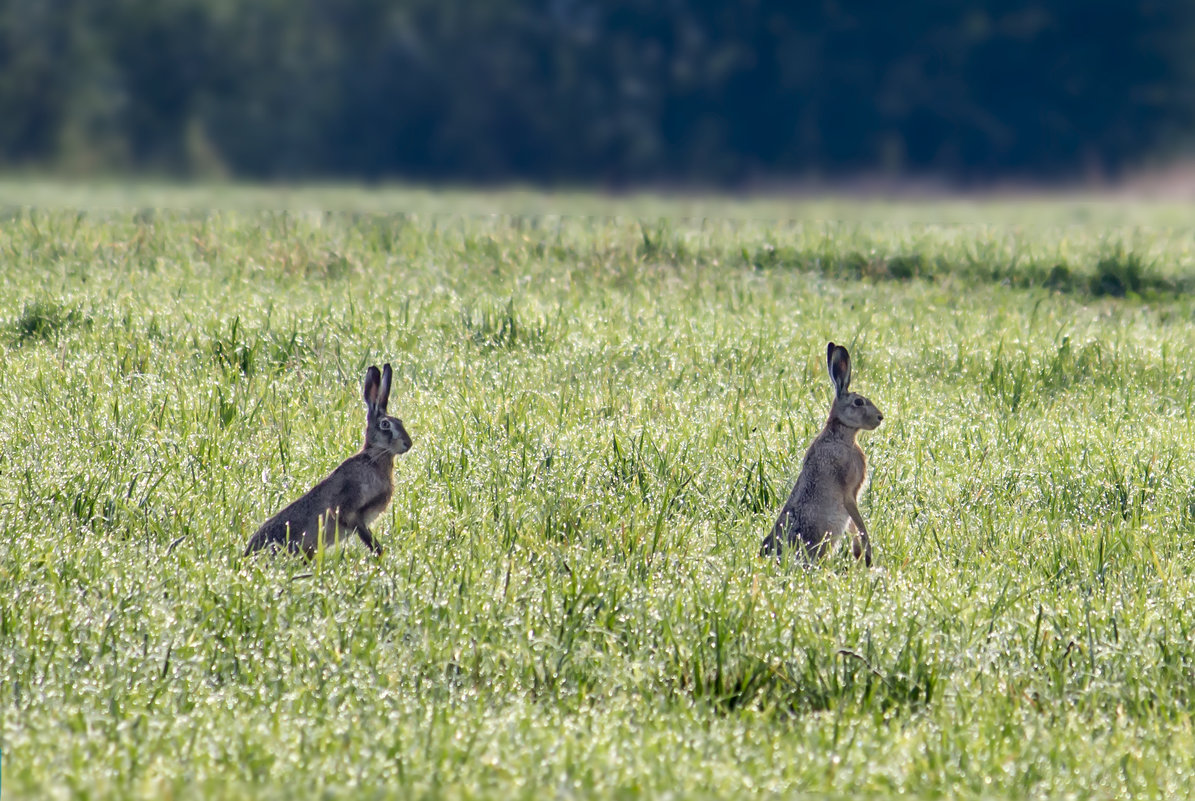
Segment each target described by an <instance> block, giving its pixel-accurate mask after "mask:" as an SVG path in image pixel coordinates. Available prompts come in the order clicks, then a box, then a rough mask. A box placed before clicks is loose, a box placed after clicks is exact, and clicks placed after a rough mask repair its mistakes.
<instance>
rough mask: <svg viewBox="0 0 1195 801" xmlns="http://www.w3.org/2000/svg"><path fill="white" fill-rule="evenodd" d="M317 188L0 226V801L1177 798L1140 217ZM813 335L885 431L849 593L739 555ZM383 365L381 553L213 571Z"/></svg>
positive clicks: (784, 464)
mask: <svg viewBox="0 0 1195 801" xmlns="http://www.w3.org/2000/svg"><path fill="white" fill-rule="evenodd" d="M43 191H44V190H43ZM161 191H162V192H166V191H167V190H161ZM180 191H181V190H180ZM309 191H310V195H309V196H307V197H306V199H305V202H306V203H313V202H316V201H317V200H318V193H316V192H315V191H314V190H309ZM337 191H338V192H340V193H342V194H339V195H335V197H336V198H337V202H336V203H335V204H333V205H336V207H337V208H340V209H341V210H340V211H336V212H332V213H324V212H312V211H303V210H289V211H287V210H279V209H277V208H276V209H274V210H271V209H268V208H262V206H263V205H268V204H263V203H262V202H261V201H262V198H261V197H260V196H254V195H253V194H252V193H250V192H246V194H245V195H242V196H238V195H236V193H235V191H231V195H230V197H232V198H233V200H234V201H236V202H229V203H226V204H214V205H220V207H221V208H223V210H212V211H203V210H198V209H196V208H194V207H192V208H190V209H188V210H183V208H182V206H183V205H184V204H171V203H168V202H164V201H162V202H159V201H161V198H162V197H163V196H164V195H158V196H155V195H152V194H150V195H148V196H141V198H140V199H136V200H134V201H130V202H128V203H127V205H128V206H129V207H130V208H132V209H141V210H130V211H124V210H121V207H120V204H116V203H108V202H105V201H103V200H102V199H101V201H97V202H95V203H94V205H86V204H78V208H76V209H73V210H67V209H66V208H65V207H66V206H69V205H71V204H70V203H69V202H59V203H53V202H50V200H49V199H52V198H53V197H56V196H54V195H52V194H47V195H46V198H49V199H43V200H42V203H43V205H45V206H47V207H50V206H54V207H56V208H42V209H38V210H34V209H30V208H27V207H26V208H21V207H18V205H12V206H11V207H10V210H9V212H7V216H6V218H5V219H4V221H3V222H0V299H2V302H0V359H2V364H0V367H2V368H3V374H4V376H5V380H4V381H3V382H0V406H2V408H3V409H5V412H4V413H3V415H0V478H2V480H0V527H2V531H3V536H2V537H0V675H2V676H3V677H4V680H3V683H2V684H0V715H2V716H3V718H2V729H0V736H2V738H3V740H2V743H0V745H2V746H3V760H4V761H3V770H4V788H3V790H4V792H5V794H6V795H11V796H13V797H45V796H47V795H51V796H52V795H58V796H72V795H83V794H86V795H88V796H90V797H97V798H108V797H111V798H125V797H147V798H159V797H171V796H173V797H237V796H245V797H262V796H264V797H292V798H293V797H303V798H307V797H337V798H339V797H344V798H350V797H351V798H357V797H362V796H364V797H374V796H385V795H392V796H394V797H403V798H409V797H424V796H426V797H440V796H446V797H520V798H521V797H527V798H531V797H544V796H545V795H546V796H556V797H595V796H606V797H608V796H615V797H658V796H661V795H663V794H665V793H675V794H676V795H678V796H694V795H696V796H719V797H726V796H736V797H737V796H769V795H775V794H788V795H792V794H797V793H810V794H832V795H841V796H847V795H849V796H872V797H886V796H889V795H893V794H896V793H902V792H903V793H909V794H912V795H917V796H937V797H943V796H950V797H989V796H1007V797H1025V796H1029V795H1032V796H1038V797H1043V796H1049V797H1056V796H1062V795H1067V794H1073V795H1075V796H1079V797H1104V798H1114V797H1126V796H1131V795H1139V796H1162V795H1180V794H1184V793H1185V792H1186V788H1187V786H1188V784H1189V776H1190V774H1191V771H1192V770H1195V743H1193V742H1192V739H1193V738H1192V724H1191V712H1190V710H1191V709H1192V703H1193V702H1195V696H1193V690H1192V688H1193V687H1195V684H1193V679H1195V674H1193V672H1192V671H1195V640H1193V637H1195V579H1193V578H1192V567H1193V565H1195V560H1193V559H1192V555H1191V552H1190V548H1191V544H1192V539H1193V537H1192V534H1193V533H1195V519H1193V518H1195V502H1193V500H1192V499H1193V498H1195V424H1193V423H1192V420H1191V412H1192V398H1193V390H1195V386H1193V384H1195V370H1193V368H1192V366H1191V365H1192V364H1195V336H1193V334H1195V303H1193V302H1192V299H1191V298H1192V296H1191V295H1190V294H1188V293H1189V290H1190V289H1192V287H1193V286H1195V283H1193V282H1195V264H1193V263H1192V261H1193V259H1195V251H1193V249H1192V245H1193V244H1195V243H1193V240H1192V238H1191V234H1190V232H1189V231H1188V230H1187V229H1183V228H1177V227H1170V226H1172V225H1174V223H1173V222H1172V220H1173V219H1174V216H1173V214H1172V212H1169V211H1159V212H1158V219H1159V220H1160V221H1159V222H1158V223H1157V225H1149V224H1148V222H1144V223H1143V222H1140V221H1139V219H1138V218H1139V215H1140V210H1135V211H1132V212H1130V214H1131V215H1136V216H1134V217H1133V219H1134V220H1137V221H1136V222H1134V223H1133V224H1131V225H1130V224H1121V225H1116V224H1111V223H1109V222H1108V221H1109V220H1110V219H1113V218H1115V214H1116V209H1114V208H1105V207H1100V210H1099V212H1098V213H1099V215H1100V221H1099V223H1098V224H1095V223H1091V224H1087V223H1084V222H1083V219H1082V218H1083V214H1084V213H1085V212H1082V210H1081V209H1080V210H1079V211H1076V210H1075V208H1074V207H1066V206H1064V205H1062V204H1058V205H1057V206H1053V207H1051V206H1049V204H1043V206H1042V207H1043V208H1046V209H1047V212H1044V213H1042V214H1041V215H1040V219H1038V220H1037V221H1036V222H1012V220H1016V219H1018V216H1019V215H1023V214H1024V212H1023V210H1022V211H1018V209H1017V208H1016V207H1015V206H1011V205H998V206H993V207H991V208H990V213H989V209H988V208H987V207H984V206H982V205H979V206H975V207H973V208H969V209H967V210H965V211H959V210H957V209H955V210H952V211H951V212H950V213H951V214H952V215H954V219H948V220H944V219H943V218H942V217H941V216H940V215H941V212H942V209H941V208H938V209H930V210H928V211H926V210H925V209H922V211H923V212H924V215H925V216H923V217H921V218H920V221H917V220H918V215H917V208H912V209H903V210H901V211H900V213H896V212H893V214H892V215H891V218H890V219H886V218H885V217H884V215H883V214H876V213H875V207H872V209H871V211H869V212H868V214H867V215H860V216H859V217H855V218H853V219H852V220H847V221H837V222H836V221H834V218H833V217H830V216H825V215H823V216H813V215H811V216H810V217H809V218H801V217H799V216H798V217H782V216H777V217H772V218H763V217H757V216H752V214H750V213H748V214H743V213H742V206H741V205H737V206H736V205H734V204H730V205H728V208H730V209H731V211H730V212H728V213H727V214H726V215H724V216H720V215H719V214H718V213H717V212H718V208H719V207H718V206H717V204H716V203H715V202H714V201H704V203H705V206H703V207H702V208H703V209H704V212H703V213H704V214H705V216H704V217H701V216H693V215H691V214H689V213H688V211H687V209H688V207H686V206H683V205H680V204H678V205H674V206H672V205H669V202H668V201H663V200H653V201H651V203H652V205H651V206H650V209H651V211H644V210H643V209H644V208H645V207H636V206H635V205H634V204H632V205H630V206H629V207H627V208H629V209H631V211H626V210H625V209H624V210H623V211H621V212H619V211H618V210H617V209H615V210H614V211H613V212H612V213H610V214H597V215H595V214H589V213H584V212H580V211H576V210H575V209H576V208H577V207H570V208H572V209H573V210H572V211H569V212H568V213H564V214H557V215H552V214H551V213H550V209H548V210H540V211H535V212H521V213H520V216H515V215H497V216H494V215H482V214H476V213H474V211H473V210H472V209H475V206H473V205H471V204H481V203H484V202H492V201H493V198H488V199H486V198H483V199H482V200H477V199H473V200H470V199H469V198H468V196H466V195H457V196H452V195H449V196H447V197H448V198H449V200H446V199H445V198H444V197H436V196H430V197H424V196H422V195H420V194H418V193H415V194H411V195H398V196H395V195H386V194H383V195H380V196H375V195H371V194H368V193H365V192H356V193H349V192H348V191H347V190H337ZM13 194H15V193H14V190H13V188H12V187H7V188H5V189H4V190H3V192H0V195H4V196H11V195H13ZM38 197H41V196H40V195H38ZM146 198H148V199H146ZM453 198H464V200H461V203H462V204H463V206H465V207H467V208H469V209H470V211H468V212H462V213H455V214H454V213H452V211H451V207H452V203H451V202H450V201H451V199H453ZM499 199H500V200H502V201H504V202H505V201H509V198H499ZM532 200H534V202H535V203H537V204H540V205H541V206H544V205H546V206H550V203H551V201H550V199H545V198H542V197H540V198H535V197H533V198H532ZM568 202H569V203H592V204H596V205H598V206H600V207H601V208H611V207H609V206H607V205H603V204H606V203H608V201H598V200H592V199H589V200H587V199H585V198H572V199H570V200H569V201H568ZM640 202H642V201H640ZM371 203H376V204H377V207H376V208H375V210H373V211H370V210H369V209H370V204H371ZM403 203H406V207H404V208H395V205H400V206H401V205H403ZM1039 203H1041V202H1040V201H1039ZM155 204H156V205H158V206H160V207H159V208H157V209H156V210H152V209H153V207H154V205H155ZM345 205H351V208H350V209H349V210H344V206H345ZM168 206H171V207H173V208H174V210H169V209H167V208H165V207H168ZM825 208H830V209H833V208H837V207H836V206H831V207H823V210H824V209H825ZM80 209H81V210H80ZM635 209H639V211H635ZM934 217H936V218H937V219H936V220H934V219H931V218H934ZM867 218H870V219H867ZM992 219H995V220H998V221H999V220H1003V221H1004V222H995V223H993V222H991V220H992ZM827 339H834V340H835V341H840V342H843V343H845V344H846V345H847V346H848V347H849V348H850V349H851V353H852V357H853V359H854V362H855V377H854V386H855V388H857V389H858V390H859V391H861V392H863V393H865V394H866V395H868V396H869V397H871V398H873V399H874V400H875V401H876V403H877V404H878V405H879V406H880V408H881V409H883V411H884V413H885V420H884V424H883V426H881V428H879V429H878V430H877V431H875V432H869V433H865V434H864V435H863V436H862V437H861V441H862V443H863V445H864V447H865V448H866V450H867V452H868V455H869V459H870V463H871V471H872V472H871V482H870V486H869V488H868V489H867V490H866V491H865V493H864V496H863V501H862V510H863V514H864V516H865V518H866V519H867V521H868V523H869V527H870V529H871V531H872V535H873V542H874V544H875V548H876V562H877V568H876V569H875V570H873V571H867V570H864V569H861V568H859V567H857V566H855V565H854V564H853V563H852V562H851V560H850V559H849V558H837V557H836V558H832V559H829V560H827V561H826V562H825V563H823V564H822V565H819V566H818V567H817V568H816V569H814V570H804V569H801V568H800V567H799V566H796V565H791V564H780V565H777V564H776V563H774V562H771V561H765V560H761V559H760V558H759V557H758V555H757V554H758V549H759V544H760V541H761V539H762V537H763V535H764V534H765V533H766V531H767V530H768V529H769V527H770V525H771V524H772V522H773V519H774V515H775V514H776V511H777V509H778V508H779V505H780V503H781V502H782V501H783V499H784V497H785V495H786V494H787V492H788V490H789V488H790V487H791V483H792V481H793V479H794V478H795V476H796V474H797V471H798V469H799V466H800V460H801V456H802V454H803V452H804V449H805V447H806V445H807V444H808V442H809V440H810V439H811V438H812V437H813V436H814V435H815V434H816V432H817V430H818V429H819V428H820V426H821V424H822V422H823V420H824V417H825V413H826V410H827V408H828V403H829V399H830V386H829V382H828V379H827V377H826V375H825V365H824V353H825V350H824V348H825V342H826V340H827ZM381 361H389V362H391V363H392V364H393V365H394V367H395V380H394V390H393V394H392V397H391V404H390V405H391V412H392V413H394V414H396V415H398V416H401V417H402V418H403V420H404V423H405V424H406V427H407V428H408V430H409V431H410V432H411V435H412V437H413V439H414V447H413V448H412V450H411V451H410V452H409V453H408V454H406V455H405V456H403V457H402V458H401V459H399V460H398V461H397V463H396V465H397V467H396V479H397V483H398V488H397V491H396V494H395V497H394V500H393V503H392V504H391V506H390V508H389V509H388V510H387V511H386V513H385V514H384V515H383V516H382V518H380V519H379V520H378V522H377V523H376V524H375V526H374V531H375V533H376V534H377V535H378V537H379V540H380V541H381V542H382V544H383V545H384V546H385V547H386V555H385V557H384V558H383V559H382V560H381V561H380V562H379V561H376V560H374V559H372V558H371V557H370V556H369V554H368V553H367V552H366V551H365V550H364V549H363V548H361V547H360V546H359V544H357V543H355V542H353V543H350V544H348V545H347V546H346V547H344V548H342V549H339V550H334V551H331V552H329V553H328V554H326V556H325V558H324V559H323V561H321V562H317V563H315V564H309V563H306V562H303V561H298V560H291V559H276V560H270V559H264V558H263V559H256V560H248V561H246V560H242V559H241V558H240V553H241V550H242V548H243V545H244V542H245V540H246V538H247V536H248V535H249V533H251V532H252V531H253V529H254V528H256V526H257V525H258V524H259V523H260V522H261V521H262V520H264V519H265V518H266V517H268V516H269V515H270V514H272V513H273V512H274V511H277V509H279V508H280V506H281V505H282V504H283V503H285V502H286V501H288V500H290V499H293V498H294V497H297V495H298V494H299V493H301V492H303V491H304V490H305V489H307V488H308V487H309V486H310V485H311V484H312V483H313V482H314V481H315V480H317V479H318V478H319V477H321V476H322V475H323V474H325V473H326V472H327V471H328V470H330V469H331V468H332V467H334V466H335V465H336V464H337V463H338V462H339V461H340V460H341V459H343V458H345V457H347V456H348V455H350V454H351V453H352V452H353V451H354V450H355V449H356V448H357V447H358V446H359V439H360V427H361V423H362V418H363V413H362V407H361V404H360V401H359V392H360V380H361V376H362V373H363V370H364V367H365V366H366V365H368V364H370V363H374V362H381Z"/></svg>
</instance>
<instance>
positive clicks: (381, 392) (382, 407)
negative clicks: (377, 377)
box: [378, 364, 394, 414]
mask: <svg viewBox="0 0 1195 801" xmlns="http://www.w3.org/2000/svg"><path fill="white" fill-rule="evenodd" d="M393 375H394V371H393V370H391V369H390V365H389V364H384V365H382V384H381V386H380V387H379V388H378V410H379V411H381V412H382V413H383V414H385V412H386V405H387V404H389V403H390V379H391V377H393Z"/></svg>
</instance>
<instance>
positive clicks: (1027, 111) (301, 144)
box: [0, 0, 1195, 183]
mask: <svg viewBox="0 0 1195 801" xmlns="http://www.w3.org/2000/svg"><path fill="white" fill-rule="evenodd" d="M1193 79H1195V2H1191V1H1190V0H1173V1H1172V2H1162V1H1161V0H1157V1H1155V2H1150V1H1149V0H1144V1H1143V0H1136V1H1133V2H1130V1H1129V0H970V1H969V2H956V1H953V0H921V1H920V2H905V3H901V2H892V0H812V1H810V2H801V0H755V1H754V2H741V3H711V2H701V1H700V0H659V1H658V2H645V1H643V0H606V1H604V2H603V1H601V0H403V1H401V2H386V1H385V0H0V164H3V165H7V166H10V167H12V166H27V165H32V166H40V167H50V168H63V167H66V168H72V169H94V170H114V169H136V170H147V171H156V172H167V173H178V174H205V173H212V172H220V171H224V172H227V173H229V174H232V175H236V176H243V177H249V178H298V177H320V176H351V177H365V178H378V177H396V178H413V179H417V180H437V179H455V180H506V179H523V180H533V181H548V182H551V181H600V182H639V181H678V182H698V183H723V182H734V181H740V180H744V179H753V178H760V177H782V176H802V177H803V176H810V175H817V176H822V177H833V176H836V175H843V174H853V173H867V172H870V173H892V174H910V173H936V174H942V175H951V176H955V177H959V178H962V179H964V180H985V179H990V178H998V177H1005V176H1018V177H1029V178H1037V179H1049V178H1054V177H1068V176H1074V175H1077V174H1081V173H1084V172H1086V171H1090V170H1091V169H1093V168H1098V169H1100V170H1103V171H1113V172H1114V171H1116V170H1118V169H1120V168H1122V167H1123V166H1125V165H1128V164H1133V163H1136V162H1138V161H1139V160H1141V159H1143V158H1147V157H1149V156H1151V155H1152V154H1155V153H1158V152H1160V151H1165V150H1166V149H1168V148H1173V147H1176V146H1178V145H1180V144H1182V143H1183V142H1184V140H1185V138H1186V137H1187V135H1188V133H1189V132H1190V131H1191V129H1192V126H1193V124H1195V80H1193Z"/></svg>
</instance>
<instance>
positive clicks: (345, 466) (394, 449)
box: [245, 364, 411, 559]
mask: <svg viewBox="0 0 1195 801" xmlns="http://www.w3.org/2000/svg"><path fill="white" fill-rule="evenodd" d="M392 375H393V373H392V371H391V370H390V365H388V364H387V365H385V366H384V367H382V371H381V372H380V373H379V372H378V368H377V367H373V366H371V367H370V368H369V369H368V370H367V371H366V372H365V387H364V396H365V407H366V412H365V444H364V445H363V446H362V447H361V452H360V453H358V454H357V455H355V456H351V457H349V458H348V459H346V460H345V461H343V462H341V464H340V466H339V467H337V468H336V469H335V470H333V471H332V472H331V474H329V475H328V477H327V478H325V479H324V480H323V481H321V482H320V483H318V484H316V485H315V486H314V487H312V488H311V489H310V490H308V491H307V493H306V494H305V495H304V496H303V497H301V498H299V499H298V500H297V501H295V502H294V503H292V504H291V505H290V506H287V507H286V508H285V509H283V510H282V511H281V512H279V513H278V514H276V515H274V516H273V517H271V518H270V519H269V520H267V521H266V522H265V523H263V524H262V526H261V528H259V529H258V530H257V533H256V534H254V535H253V536H252V537H250V538H249V545H248V547H246V548H245V556H248V555H249V554H251V553H253V552H254V551H257V550H260V549H262V548H265V547H266V546H267V545H272V546H274V547H275V548H278V547H284V548H286V549H287V550H289V551H291V552H299V551H302V552H303V553H304V554H306V556H307V558H309V559H310V558H311V557H312V556H313V555H314V554H315V552H316V549H317V548H318V547H319V541H320V539H321V536H322V539H323V541H324V542H325V543H326V544H327V545H328V546H331V545H333V544H335V542H336V539H337V537H339V536H341V535H343V534H347V533H349V532H355V533H356V534H357V536H358V537H360V538H361V541H362V542H364V543H365V545H366V546H367V547H368V548H369V549H370V550H372V551H373V552H374V553H375V554H377V555H378V556H381V555H382V546H381V545H379V544H378V543H377V541H376V540H375V539H374V537H373V533H372V532H370V530H369V524H370V523H372V522H373V521H374V518H376V517H377V516H378V515H379V514H381V513H382V510H383V509H385V508H386V504H388V503H390V496H391V495H393V494H394V457H395V456H397V455H398V454H400V453H406V452H407V450H408V449H409V448H410V447H411V437H410V436H409V435H408V434H407V432H406V429H404V428H403V427H402V421H401V420H399V419H397V418H395V417H387V416H386V403H387V401H389V399H390V378H391V376H392Z"/></svg>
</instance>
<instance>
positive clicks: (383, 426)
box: [378, 417, 390, 431]
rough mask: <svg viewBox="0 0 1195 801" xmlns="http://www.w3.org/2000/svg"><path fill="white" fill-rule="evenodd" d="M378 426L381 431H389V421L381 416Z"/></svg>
mask: <svg viewBox="0 0 1195 801" xmlns="http://www.w3.org/2000/svg"><path fill="white" fill-rule="evenodd" d="M378 428H380V429H382V430H383V431H389V430H390V421H389V420H387V419H386V418H384V417H383V418H382V419H381V421H379V422H378Z"/></svg>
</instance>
